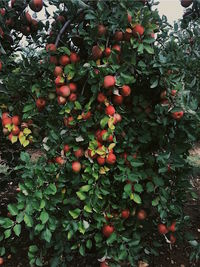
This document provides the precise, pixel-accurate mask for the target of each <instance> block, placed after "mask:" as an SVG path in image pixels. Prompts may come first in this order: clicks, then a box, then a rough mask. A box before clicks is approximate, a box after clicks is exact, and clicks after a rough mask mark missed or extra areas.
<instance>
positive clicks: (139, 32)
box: [133, 24, 144, 37]
mask: <svg viewBox="0 0 200 267" xmlns="http://www.w3.org/2000/svg"><path fill="white" fill-rule="evenodd" d="M143 34H144V27H143V26H142V25H140V24H136V25H135V26H134V27H133V35H134V36H135V37H137V36H138V35H139V36H142V35H143Z"/></svg>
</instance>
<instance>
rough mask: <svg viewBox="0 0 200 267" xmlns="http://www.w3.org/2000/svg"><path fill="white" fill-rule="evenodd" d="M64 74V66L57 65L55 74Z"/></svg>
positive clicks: (56, 75)
mask: <svg viewBox="0 0 200 267" xmlns="http://www.w3.org/2000/svg"><path fill="white" fill-rule="evenodd" d="M62 75H63V68H62V67H60V66H56V67H55V69H54V76H55V77H58V76H62Z"/></svg>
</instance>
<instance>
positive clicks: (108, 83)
mask: <svg viewBox="0 0 200 267" xmlns="http://www.w3.org/2000/svg"><path fill="white" fill-rule="evenodd" d="M115 83H116V79H115V77H114V76H111V75H107V76H105V77H104V81H103V86H104V88H106V89H108V88H110V87H113V86H115Z"/></svg>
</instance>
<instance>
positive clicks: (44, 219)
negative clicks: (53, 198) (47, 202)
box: [40, 211, 49, 224]
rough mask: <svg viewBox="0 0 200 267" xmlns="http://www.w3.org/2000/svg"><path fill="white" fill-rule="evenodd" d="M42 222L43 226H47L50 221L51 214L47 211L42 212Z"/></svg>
mask: <svg viewBox="0 0 200 267" xmlns="http://www.w3.org/2000/svg"><path fill="white" fill-rule="evenodd" d="M40 220H41V221H42V224H45V223H46V222H47V221H48V220H49V214H48V213H47V212H46V211H42V212H41V214H40Z"/></svg>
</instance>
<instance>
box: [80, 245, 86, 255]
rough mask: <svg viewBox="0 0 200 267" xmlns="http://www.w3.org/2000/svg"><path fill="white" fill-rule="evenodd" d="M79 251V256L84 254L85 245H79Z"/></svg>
mask: <svg viewBox="0 0 200 267" xmlns="http://www.w3.org/2000/svg"><path fill="white" fill-rule="evenodd" d="M79 253H80V254H81V256H85V247H84V246H83V245H81V246H80V248H79Z"/></svg>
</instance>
